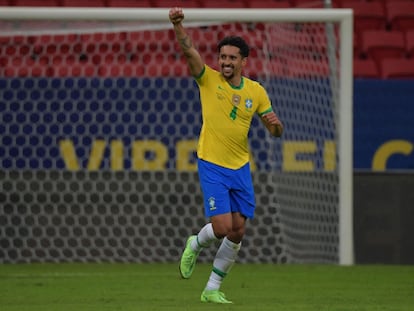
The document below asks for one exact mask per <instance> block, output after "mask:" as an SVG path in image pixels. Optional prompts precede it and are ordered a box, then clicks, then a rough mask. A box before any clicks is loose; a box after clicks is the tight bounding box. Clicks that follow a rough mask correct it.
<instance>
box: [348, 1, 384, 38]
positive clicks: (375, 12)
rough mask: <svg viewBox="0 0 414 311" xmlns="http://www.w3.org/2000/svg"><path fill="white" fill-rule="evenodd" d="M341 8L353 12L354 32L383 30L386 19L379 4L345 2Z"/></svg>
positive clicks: (381, 5) (382, 7)
mask: <svg viewBox="0 0 414 311" xmlns="http://www.w3.org/2000/svg"><path fill="white" fill-rule="evenodd" d="M342 7H343V8H350V9H352V10H353V11H354V30H355V31H357V32H359V31H365V30H371V29H373V30H377V29H378V30H385V29H386V26H387V18H386V14H385V10H384V6H383V4H382V3H381V2H375V1H373V2H366V1H359V0H354V1H346V2H345V3H343V4H342Z"/></svg>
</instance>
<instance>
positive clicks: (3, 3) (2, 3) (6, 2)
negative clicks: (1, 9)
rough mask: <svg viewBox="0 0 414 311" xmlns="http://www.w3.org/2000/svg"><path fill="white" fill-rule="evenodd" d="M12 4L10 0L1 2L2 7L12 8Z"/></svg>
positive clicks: (1, 0)
mask: <svg viewBox="0 0 414 311" xmlns="http://www.w3.org/2000/svg"><path fill="white" fill-rule="evenodd" d="M11 5H12V2H11V1H9V0H0V6H11Z"/></svg>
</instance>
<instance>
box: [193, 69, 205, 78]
mask: <svg viewBox="0 0 414 311" xmlns="http://www.w3.org/2000/svg"><path fill="white" fill-rule="evenodd" d="M205 72H206V66H205V65H204V66H203V69H202V70H201V72H200V74H199V75H197V76H194V78H195V79H196V80H198V79H200V78H201V77H202V76H203V75H204V73H205Z"/></svg>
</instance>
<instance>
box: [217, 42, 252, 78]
mask: <svg viewBox="0 0 414 311" xmlns="http://www.w3.org/2000/svg"><path fill="white" fill-rule="evenodd" d="M218 64H219V68H220V71H221V74H222V75H223V77H224V78H225V79H226V80H227V81H229V82H230V83H231V84H233V85H235V86H237V85H239V84H240V78H241V73H242V69H243V67H244V66H245V64H246V58H245V57H242V56H241V54H240V49H239V48H238V47H235V46H232V45H223V46H222V47H221V49H220V52H219V59H218Z"/></svg>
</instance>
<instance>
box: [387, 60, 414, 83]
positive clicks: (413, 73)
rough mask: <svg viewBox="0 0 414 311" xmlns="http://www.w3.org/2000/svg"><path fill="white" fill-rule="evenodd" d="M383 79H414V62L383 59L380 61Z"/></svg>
mask: <svg viewBox="0 0 414 311" xmlns="http://www.w3.org/2000/svg"><path fill="white" fill-rule="evenodd" d="M381 77H382V78H383V79H394V78H404V79H405V78H414V61H413V59H408V58H401V57H398V58H385V59H383V60H382V61H381Z"/></svg>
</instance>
